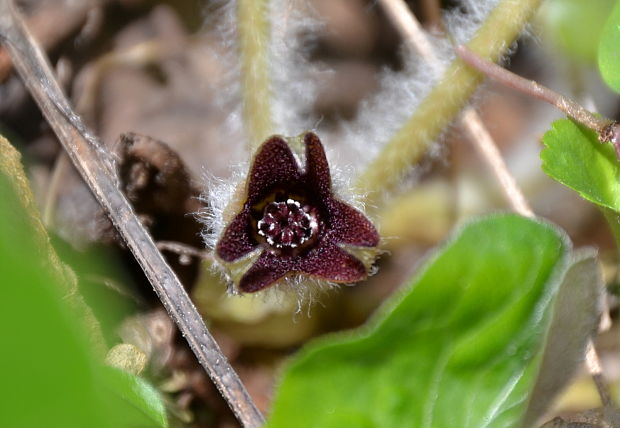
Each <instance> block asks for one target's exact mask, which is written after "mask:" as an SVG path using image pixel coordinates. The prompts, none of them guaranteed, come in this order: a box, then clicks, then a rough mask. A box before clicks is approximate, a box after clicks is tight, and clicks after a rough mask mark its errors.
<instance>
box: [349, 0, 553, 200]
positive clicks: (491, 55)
mask: <svg viewBox="0 0 620 428" xmlns="http://www.w3.org/2000/svg"><path fill="white" fill-rule="evenodd" d="M540 2H541V0H522V1H514V0H502V1H501V2H500V3H499V4H498V5H497V7H496V8H495V9H494V10H493V11H492V12H491V13H490V14H489V17H488V18H487V20H486V21H485V23H484V24H483V25H482V26H481V27H480V29H479V30H478V32H477V33H476V34H475V36H474V37H473V38H472V39H471V41H470V42H469V43H468V45H467V46H468V47H469V49H471V50H472V51H474V52H476V53H477V54H478V55H480V56H482V57H483V58H488V59H490V60H491V61H497V60H498V59H499V58H500V57H501V55H502V54H503V53H504V52H505V51H506V50H507V49H508V48H509V47H510V45H511V44H512V42H513V41H514V40H515V39H516V38H517V37H518V36H519V34H520V32H521V30H522V29H523V26H524V25H525V24H526V23H527V21H528V20H529V19H530V17H531V16H532V14H533V13H534V12H535V11H536V9H537V7H538V6H539V4H540ZM481 81H482V75H481V74H480V73H479V72H477V71H475V70H472V69H471V68H470V67H468V66H467V65H465V63H464V62H463V61H461V60H460V59H456V60H454V61H453V62H452V64H451V65H450V66H449V67H448V69H447V70H446V71H445V73H444V75H443V77H442V79H441V80H440V81H439V83H437V85H436V86H435V87H434V88H433V90H432V91H431V92H430V94H428V95H427V97H426V98H425V99H424V100H422V102H421V103H420V105H419V107H418V108H417V110H416V111H415V112H414V113H413V115H412V116H411V117H410V118H409V120H408V121H407V122H406V123H405V124H404V126H403V127H402V128H401V129H400V130H399V131H398V132H397V133H396V134H395V135H394V136H393V137H392V139H391V140H390V141H389V142H388V143H387V145H386V146H385V148H384V149H383V151H382V152H381V153H380V155H379V156H378V157H377V158H376V159H375V160H374V161H373V162H372V163H371V164H370V165H369V166H368V167H367V169H366V171H365V172H364V173H363V174H362V175H361V176H360V178H359V179H358V181H357V183H356V186H357V188H358V190H359V191H360V192H362V194H366V195H367V198H368V202H369V203H370V205H375V204H376V202H377V201H378V200H379V199H380V197H381V195H382V194H384V192H385V191H386V190H387V191H390V190H393V189H394V187H395V186H396V184H398V182H399V180H400V179H401V177H402V176H403V175H404V174H405V173H406V172H407V170H408V169H409V168H410V167H411V166H412V165H415V164H416V163H418V162H419V160H420V159H421V157H422V156H423V155H424V154H425V153H426V151H427V150H428V148H429V145H430V143H431V142H432V141H434V140H435V139H437V137H438V136H439V135H440V133H441V132H442V130H443V129H445V127H446V126H447V125H448V124H449V123H450V122H451V121H452V120H454V118H455V117H456V116H457V115H458V114H459V112H460V111H461V110H462V109H463V107H464V106H465V104H466V103H467V101H468V99H469V98H470V97H471V95H472V94H473V92H474V91H475V90H476V88H477V87H478V85H479V84H480V82H481Z"/></svg>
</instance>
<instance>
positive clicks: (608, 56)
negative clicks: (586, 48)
mask: <svg viewBox="0 0 620 428" xmlns="http://www.w3.org/2000/svg"><path fill="white" fill-rule="evenodd" d="M598 68H599V71H600V72H601V76H603V80H605V82H606V83H607V84H608V85H609V86H610V87H611V88H612V89H613V90H614V91H616V92H620V1H617V2H616V6H614V9H613V10H612V12H611V15H609V18H608V19H607V22H606V23H605V25H604V26H603V30H602V32H601V38H600V42H599V46H598Z"/></svg>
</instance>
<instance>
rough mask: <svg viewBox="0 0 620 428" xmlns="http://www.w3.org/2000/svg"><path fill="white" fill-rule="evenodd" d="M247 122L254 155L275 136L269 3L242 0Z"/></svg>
mask: <svg viewBox="0 0 620 428" xmlns="http://www.w3.org/2000/svg"><path fill="white" fill-rule="evenodd" d="M237 26H238V27H237V31H238V41H239V55H240V57H241V91H242V99H243V119H244V123H245V126H246V133H247V136H248V141H249V148H250V151H251V152H254V150H255V149H256V148H257V147H258V146H259V145H260V144H261V143H262V142H263V141H264V140H265V139H266V138H267V137H269V136H270V135H271V134H273V133H274V129H273V118H272V112H271V98H272V93H271V85H270V79H269V75H270V73H269V38H270V34H271V25H270V22H269V0H238V1H237Z"/></svg>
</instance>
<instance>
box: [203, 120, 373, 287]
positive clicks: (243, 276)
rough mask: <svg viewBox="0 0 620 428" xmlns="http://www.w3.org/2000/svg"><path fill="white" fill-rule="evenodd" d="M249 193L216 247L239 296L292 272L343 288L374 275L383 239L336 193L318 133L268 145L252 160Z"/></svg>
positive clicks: (279, 139)
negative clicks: (371, 271)
mask: <svg viewBox="0 0 620 428" xmlns="http://www.w3.org/2000/svg"><path fill="white" fill-rule="evenodd" d="M296 146H302V147H303V148H302V149H301V150H300V153H298V154H299V155H300V156H299V157H300V158H303V157H305V168H303V167H302V166H301V165H299V163H298V161H297V160H296V156H295V154H294V153H293V150H291V147H296ZM245 195H246V199H245V201H244V202H243V205H242V207H241V210H240V211H239V212H238V213H237V214H236V215H235V216H234V218H233V219H232V221H231V222H230V224H229V225H228V226H227V227H226V228H225V230H224V232H223V234H222V236H221V237H220V239H219V240H218V243H217V245H216V248H215V253H216V255H217V257H218V258H219V259H220V261H221V262H222V263H223V264H224V265H225V266H226V267H227V268H228V270H229V274H230V277H231V278H232V280H233V281H234V282H235V283H236V284H237V286H238V288H239V290H240V291H242V292H255V291H259V290H262V289H264V288H266V287H268V286H270V285H272V284H274V283H275V282H276V281H278V280H280V279H282V278H284V277H286V276H287V275H289V274H305V275H309V276H311V277H315V278H319V279H323V280H327V281H333V282H340V283H350V282H356V281H359V280H362V279H364V278H365V277H366V276H367V275H368V269H369V268H370V265H371V264H372V262H373V261H374V256H375V255H376V247H377V245H378V243H379V235H378V233H377V230H376V229H375V227H374V226H373V224H372V223H371V222H370V221H369V220H368V219H367V218H366V217H365V216H364V214H362V213H361V212H360V211H358V210H357V209H355V208H353V207H351V206H350V205H348V204H346V203H344V202H342V201H340V200H338V199H336V198H335V197H334V195H333V194H332V186H331V177H330V173H329V165H328V164H327V158H326V156H325V151H324V150H323V145H322V144H321V141H320V140H319V137H318V136H317V135H316V134H314V133H312V132H307V133H305V134H303V135H302V136H301V137H300V138H297V139H289V140H288V141H287V140H286V139H284V138H282V137H279V136H273V137H271V138H269V139H268V140H267V141H265V142H264V143H263V144H262V145H261V147H260V148H259V149H258V151H257V153H256V156H255V157H254V161H253V164H252V167H251V168H250V173H249V175H248V179H247V182H246V189H245ZM348 250H349V251H348ZM350 251H351V252H350ZM354 254H355V255H354Z"/></svg>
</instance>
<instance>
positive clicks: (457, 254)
mask: <svg viewBox="0 0 620 428" xmlns="http://www.w3.org/2000/svg"><path fill="white" fill-rule="evenodd" d="M570 262H571V260H570V243H569V242H568V240H567V239H566V237H565V235H564V234H563V233H562V232H561V231H559V230H557V229H555V228H553V227H551V226H549V225H547V224H545V223H541V222H537V221H533V220H529V219H525V218H522V217H519V216H516V215H500V216H493V217H488V218H485V219H482V220H479V221H477V222H473V223H470V224H469V225H467V226H465V227H464V228H463V229H462V230H461V231H460V232H459V233H457V235H456V236H455V237H454V238H453V240H452V241H450V242H448V243H447V244H446V245H445V246H444V247H443V248H442V249H441V250H439V251H438V252H437V254H436V255H435V256H434V257H433V258H432V259H431V260H429V261H428V262H427V263H426V265H425V267H423V268H422V271H421V273H420V274H419V277H418V278H417V279H416V280H415V281H414V282H413V284H412V286H411V287H410V288H408V289H407V290H406V291H405V292H404V293H403V294H402V296H400V297H398V298H397V299H396V302H395V303H393V304H391V305H388V306H387V308H386V309H385V310H384V311H383V313H382V314H380V315H378V316H377V317H376V319H375V320H374V322H372V323H371V326H370V327H369V328H368V329H367V330H365V331H364V332H361V333H360V332H357V333H353V334H347V335H342V334H341V335H335V336H331V337H328V338H326V339H323V340H321V341H318V342H315V343H314V344H312V345H310V346H308V347H306V348H305V349H303V350H302V351H301V352H300V353H299V354H298V355H297V357H296V358H295V359H294V360H293V361H292V362H291V364H290V365H289V366H288V368H287V369H286V371H285V372H284V376H283V379H282V382H281V384H280V386H279V388H278V390H277V394H276V398H275V401H274V404H273V410H272V414H271V418H270V419H269V421H268V424H267V426H269V427H272V428H273V427H290V426H295V427H316V426H320V427H345V426H355V427H392V426H394V427H405V426H410V427H421V428H424V427H446V428H447V427H451V428H452V427H465V428H468V427H472V428H482V427H508V426H515V425H517V424H518V422H519V421H520V420H522V419H523V417H524V415H525V412H526V410H527V407H528V397H529V394H530V393H531V391H532V390H533V388H534V385H535V382H536V380H537V375H538V369H539V366H540V362H541V359H542V358H541V354H542V352H540V351H541V348H542V345H543V342H544V339H545V338H546V335H547V333H548V328H549V324H550V320H551V318H552V317H551V315H552V308H553V303H554V301H555V300H554V299H555V297H556V293H557V291H558V288H559V285H560V283H561V282H562V281H563V279H564V275H565V273H566V272H567V270H568V268H569V266H570ZM582 285H589V284H587V283H586V284H582ZM536 412H537V410H535V411H534V413H536Z"/></svg>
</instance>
